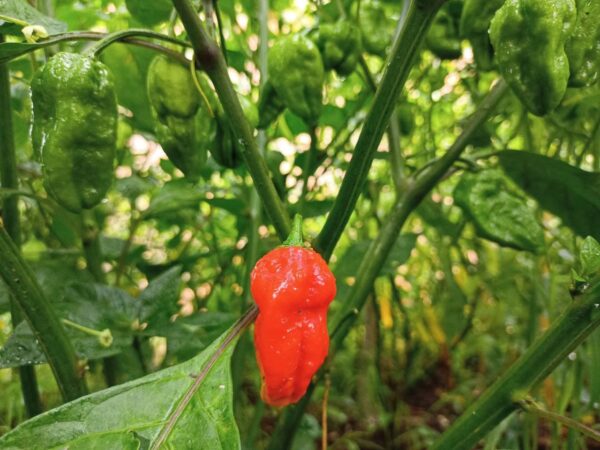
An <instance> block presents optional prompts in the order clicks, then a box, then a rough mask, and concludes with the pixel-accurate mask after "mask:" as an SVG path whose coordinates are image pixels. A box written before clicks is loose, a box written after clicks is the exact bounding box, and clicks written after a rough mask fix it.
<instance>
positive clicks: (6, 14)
mask: <svg viewBox="0 0 600 450" xmlns="http://www.w3.org/2000/svg"><path fill="white" fill-rule="evenodd" d="M0 20H2V23H1V24H0V34H21V30H22V29H23V27H25V26H33V25H37V26H41V27H44V28H45V29H46V32H47V33H48V34H57V33H62V32H64V31H66V30H67V25H66V24H65V23H63V22H61V21H59V20H56V19H53V18H51V17H48V16H47V15H44V14H42V13H40V12H39V11H38V10H37V9H35V8H34V7H33V6H31V5H30V4H29V3H28V2H26V1H25V0H1V1H0Z"/></svg>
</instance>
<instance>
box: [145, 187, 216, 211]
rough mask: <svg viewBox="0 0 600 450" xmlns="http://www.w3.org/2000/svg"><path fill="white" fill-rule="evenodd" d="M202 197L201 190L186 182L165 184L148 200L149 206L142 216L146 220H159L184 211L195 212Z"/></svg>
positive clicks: (202, 192)
mask: <svg viewBox="0 0 600 450" xmlns="http://www.w3.org/2000/svg"><path fill="white" fill-rule="evenodd" d="M204 195H205V193H204V191H203V190H201V189H199V188H197V187H194V186H192V185H190V184H189V182H187V181H186V180H175V181H171V182H169V183H165V185H164V186H163V187H162V189H160V190H158V191H157V193H156V194H155V195H154V196H153V197H152V200H150V206H149V207H148V209H147V210H146V211H144V216H145V218H147V219H151V218H160V217H161V216H165V215H168V214H169V213H173V212H181V211H182V210H186V209H187V210H190V209H194V210H197V209H198V207H199V205H200V201H201V200H202V199H203V198H204Z"/></svg>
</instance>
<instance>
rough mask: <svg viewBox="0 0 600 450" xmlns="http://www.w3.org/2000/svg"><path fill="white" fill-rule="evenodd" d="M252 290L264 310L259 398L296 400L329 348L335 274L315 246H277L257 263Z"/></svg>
mask: <svg viewBox="0 0 600 450" xmlns="http://www.w3.org/2000/svg"><path fill="white" fill-rule="evenodd" d="M250 290H251V292H252V297H253V298H254V301H255V302H256V304H257V305H258V308H259V310H260V313H259V315H258V318H257V319H256V323H255V326H254V344H255V347H256V358H257V360H258V365H259V368H260V371H261V374H262V378H263V384H262V389H261V397H262V398H263V400H264V401H265V402H266V403H268V404H270V405H274V406H285V405H288V404H290V403H295V402H297V401H298V400H300V398H302V396H303V395H304V393H305V392H306V389H307V387H308V384H309V383H310V380H311V378H312V376H313V375H314V374H315V372H316V371H317V370H318V369H319V367H321V364H323V361H324V360H325V357H326V356H327V352H328V351H329V335H328V333H327V308H328V307H329V304H330V303H331V302H332V301H333V299H334V297H335V292H336V287H335V278H334V276H333V274H332V273H331V270H329V267H327V263H326V262H325V261H324V260H323V258H321V256H320V255H319V254H318V253H316V252H315V251H313V250H310V249H307V248H303V247H278V248H276V249H274V250H272V251H271V252H269V253H267V254H266V255H265V256H264V257H263V258H261V259H260V260H259V261H258V262H257V263H256V266H254V270H253V271H252V274H251V278H250Z"/></svg>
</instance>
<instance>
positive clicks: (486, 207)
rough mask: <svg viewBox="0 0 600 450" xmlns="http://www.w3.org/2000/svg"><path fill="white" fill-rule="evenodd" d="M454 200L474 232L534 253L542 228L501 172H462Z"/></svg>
mask: <svg viewBox="0 0 600 450" xmlns="http://www.w3.org/2000/svg"><path fill="white" fill-rule="evenodd" d="M454 200H455V202H456V204H457V205H458V206H459V207H460V208H462V209H463V211H464V212H465V214H466V215H467V216H468V217H469V218H470V219H471V221H472V222H473V225H475V229H476V230H477V234H479V235H480V236H482V237H484V238H486V239H489V240H491V241H493V242H497V243H498V244H500V245H502V246H505V247H511V248H514V249H516V250H524V251H528V252H532V253H538V252H540V251H541V250H542V249H543V248H544V231H543V229H542V227H541V226H540V224H539V223H538V221H537V218H536V216H535V213H534V212H533V211H532V210H531V209H530V208H529V207H528V206H527V203H526V202H525V201H524V200H523V198H522V197H521V196H519V195H517V194H515V193H513V191H512V190H511V189H510V187H509V186H508V184H507V182H506V178H505V177H504V175H503V174H502V172H501V171H498V170H483V171H481V172H477V173H465V174H464V175H463V176H462V178H461V180H460V182H459V183H458V184H457V186H456V188H455V189H454Z"/></svg>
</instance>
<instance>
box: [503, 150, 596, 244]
mask: <svg viewBox="0 0 600 450" xmlns="http://www.w3.org/2000/svg"><path fill="white" fill-rule="evenodd" d="M498 157H499V158H500V164H501V165H502V168H503V169H504V172H505V173H506V174H507V175H508V176H509V177H510V178H512V179H513V180H514V181H515V183H517V184H518V185H519V186H520V187H521V189H523V190H524V191H525V192H527V193H528V194H529V195H531V196H532V197H533V198H534V199H535V200H537V201H538V203H539V204H540V206H541V207H542V208H544V209H546V210H548V211H550V212H551V213H553V214H555V215H557V216H558V217H560V218H561V219H562V221H563V224H564V225H566V226H568V227H570V228H571V229H572V230H573V231H574V232H575V233H576V234H578V235H580V236H583V237H584V236H593V237H594V238H595V239H596V240H600V227H599V226H598V217H600V173H595V172H586V171H584V170H581V169H578V168H577V167H573V166H570V165H569V164H566V163H564V162H562V161H558V160H556V159H552V158H548V157H546V156H542V155H536V154H533V153H530V152H525V151H514V150H506V151H503V152H500V153H499V154H498Z"/></svg>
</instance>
